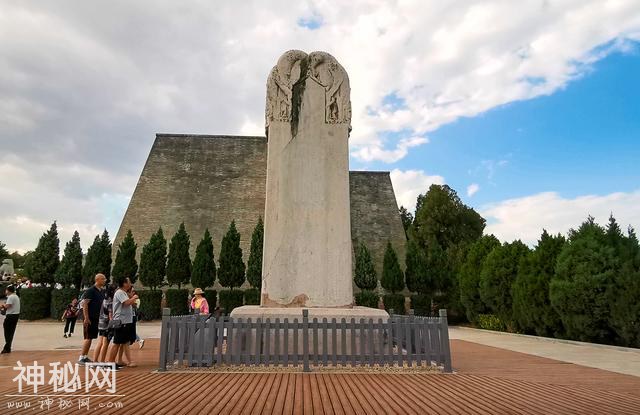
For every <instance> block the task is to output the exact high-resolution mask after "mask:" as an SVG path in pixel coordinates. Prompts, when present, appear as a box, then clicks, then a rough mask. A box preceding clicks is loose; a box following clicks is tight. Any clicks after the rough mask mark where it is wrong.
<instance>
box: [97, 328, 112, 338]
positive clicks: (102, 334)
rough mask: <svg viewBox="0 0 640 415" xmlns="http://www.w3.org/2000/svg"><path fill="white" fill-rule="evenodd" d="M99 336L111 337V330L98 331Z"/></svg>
mask: <svg viewBox="0 0 640 415" xmlns="http://www.w3.org/2000/svg"><path fill="white" fill-rule="evenodd" d="M98 336H101V337H109V330H108V329H105V330H98Z"/></svg>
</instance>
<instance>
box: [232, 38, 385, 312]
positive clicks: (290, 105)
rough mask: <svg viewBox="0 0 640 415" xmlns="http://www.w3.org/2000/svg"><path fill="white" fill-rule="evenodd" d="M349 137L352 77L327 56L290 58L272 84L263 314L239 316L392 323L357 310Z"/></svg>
mask: <svg viewBox="0 0 640 415" xmlns="http://www.w3.org/2000/svg"><path fill="white" fill-rule="evenodd" d="M350 130H351V100H350V88H349V77H348V76H347V73H346V71H345V70H344V68H343V67H342V65H340V64H339V63H338V61H337V60H336V59H335V58H334V57H333V56H331V55H329V54H328V53H325V52H313V53H310V54H306V53H305V52H302V51H298V50H291V51H288V52H286V53H284V54H283V55H282V56H281V57H280V59H278V63H277V64H276V66H275V67H274V68H273V69H272V70H271V73H270V75H269V78H268V80H267V102H266V133H267V140H268V144H267V182H266V203H265V215H264V247H263V262H262V275H263V277H262V278H263V279H262V296H261V305H260V307H259V308H261V309H262V310H259V308H258V307H256V306H254V307H241V308H239V309H236V310H234V312H232V316H234V317H243V318H247V317H252V318H256V317H263V316H265V313H266V314H269V315H272V314H273V312H274V311H275V310H271V311H268V310H266V309H268V308H282V309H284V308H288V309H289V310H288V311H287V310H282V313H281V316H284V315H289V314H291V316H293V315H294V314H295V315H297V314H299V311H294V310H291V308H294V309H295V308H298V309H301V308H310V309H313V308H316V309H318V308H325V309H326V308H334V309H336V308H337V309H341V310H342V312H337V313H335V316H339V315H343V316H348V315H351V314H355V315H357V316H358V317H365V315H366V316H368V317H372V318H378V317H382V316H384V317H386V316H387V314H386V313H385V312H381V313H379V311H381V310H373V309H366V310H371V312H364V310H359V311H356V310H354V309H353V288H352V263H351V252H352V248H351V223H350V203H349V148H348V140H349V132H350ZM358 308H360V307H358ZM336 311H337V310H336ZM317 312H320V311H319V310H318V311H317ZM363 312H364V314H363ZM310 314H311V315H314V314H317V313H316V312H313V311H310ZM322 314H323V315H324V316H328V315H327V314H326V313H322ZM329 314H333V313H329ZM355 315H354V317H355Z"/></svg>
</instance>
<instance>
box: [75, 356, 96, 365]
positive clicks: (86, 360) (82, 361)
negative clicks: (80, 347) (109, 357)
mask: <svg viewBox="0 0 640 415" xmlns="http://www.w3.org/2000/svg"><path fill="white" fill-rule="evenodd" d="M87 363H93V361H92V360H91V359H89V358H88V357H85V358H84V359H78V364H79V365H81V366H84V365H85V364H87Z"/></svg>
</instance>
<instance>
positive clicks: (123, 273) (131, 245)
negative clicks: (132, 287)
mask: <svg viewBox="0 0 640 415" xmlns="http://www.w3.org/2000/svg"><path fill="white" fill-rule="evenodd" d="M137 250H138V245H136V242H135V240H134V239H133V233H131V229H129V230H128V231H127V235H126V236H125V237H124V239H123V240H122V242H120V246H119V247H118V252H117V253H116V262H115V264H114V265H113V270H112V271H111V273H112V274H113V276H114V277H116V278H120V277H122V278H129V280H130V281H131V283H132V284H135V282H136V280H137V279H138V261H136V251H137Z"/></svg>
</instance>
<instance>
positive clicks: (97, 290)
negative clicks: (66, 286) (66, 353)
mask: <svg viewBox="0 0 640 415" xmlns="http://www.w3.org/2000/svg"><path fill="white" fill-rule="evenodd" d="M106 283H107V277H105V276H104V274H97V275H96V277H95V284H94V285H92V286H91V287H89V288H88V289H87V290H86V291H85V292H84V294H83V297H82V298H83V300H82V311H83V316H84V320H83V328H84V342H83V343H82V353H81V354H80V358H79V359H78V363H79V364H81V365H84V364H85V363H91V359H89V357H88V354H89V349H90V348H91V342H92V341H93V339H96V338H98V324H99V323H100V310H101V309H102V302H103V301H104V294H103V292H102V288H103V287H104V286H105V284H106Z"/></svg>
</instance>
